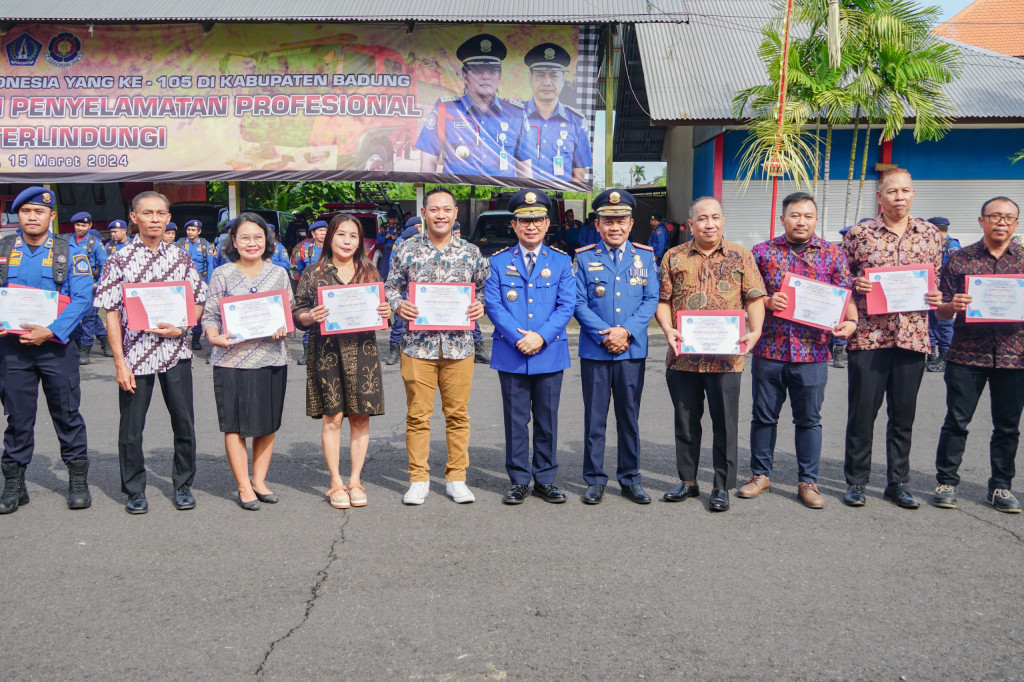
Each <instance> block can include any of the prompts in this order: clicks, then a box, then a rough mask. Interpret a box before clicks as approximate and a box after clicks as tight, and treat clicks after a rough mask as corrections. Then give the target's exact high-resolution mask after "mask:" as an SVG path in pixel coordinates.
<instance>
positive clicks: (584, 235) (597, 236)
mask: <svg viewBox="0 0 1024 682" xmlns="http://www.w3.org/2000/svg"><path fill="white" fill-rule="evenodd" d="M599 241H601V233H600V232H598V231H597V214H596V213H594V212H593V211H591V212H590V214H589V215H588V216H587V222H585V223H583V227H581V228H580V231H579V233H577V236H576V243H577V244H578V247H577V249H581V248H583V247H584V246H591V245H596V244H597V243H598V242H599Z"/></svg>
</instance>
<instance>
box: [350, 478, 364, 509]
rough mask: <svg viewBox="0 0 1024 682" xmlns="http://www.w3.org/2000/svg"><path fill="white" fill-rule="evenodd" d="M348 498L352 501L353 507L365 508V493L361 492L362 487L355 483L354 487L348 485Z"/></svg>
mask: <svg viewBox="0 0 1024 682" xmlns="http://www.w3.org/2000/svg"><path fill="white" fill-rule="evenodd" d="M348 496H349V498H350V499H351V500H352V506H353V507H365V506H366V491H365V490H363V486H361V485H359V484H358V483H356V484H355V485H349V487H348Z"/></svg>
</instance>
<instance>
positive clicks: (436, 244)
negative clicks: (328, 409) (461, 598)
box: [384, 186, 489, 504]
mask: <svg viewBox="0 0 1024 682" xmlns="http://www.w3.org/2000/svg"><path fill="white" fill-rule="evenodd" d="M422 212H423V222H424V225H425V227H424V229H423V231H422V232H421V233H420V234H418V235H415V236H413V237H410V238H409V239H406V240H403V241H402V243H401V244H400V245H399V246H398V247H396V248H395V251H394V256H393V257H392V259H391V271H390V272H389V273H388V281H387V284H386V285H385V287H384V291H385V294H386V295H387V298H388V303H389V304H391V309H392V310H394V311H395V314H396V315H398V316H399V317H401V318H402V319H403V320H405V321H406V322H411V321H413V320H415V319H416V316H417V314H418V312H419V311H418V310H417V308H416V306H415V305H413V304H412V303H411V302H410V301H409V300H408V294H409V284H410V283H411V282H472V283H473V284H475V285H476V300H474V301H473V303H472V304H471V305H470V306H469V309H468V315H469V319H470V320H474V321H475V320H478V319H480V318H481V317H483V314H484V282H486V281H487V275H488V274H489V270H488V267H487V261H486V260H485V259H484V257H483V256H481V255H480V249H478V248H477V247H476V246H474V245H473V244H470V243H469V242H467V241H464V240H463V239H462V238H460V237H456V236H454V235H453V234H452V226H453V225H454V223H455V218H456V216H457V215H458V208H456V206H455V198H454V197H453V196H452V193H451V191H450V190H449V189H448V188H447V187H440V186H439V187H435V188H434V189H432V190H430V191H429V192H427V195H426V196H425V197H424V198H423V209H422ZM473 351H474V347H473V332H472V331H471V330H460V331H415V330H411V329H409V325H408V324H406V325H405V331H404V332H403V334H402V379H403V380H404V382H405V394H406V402H407V404H408V412H407V414H406V418H405V424H406V426H405V447H406V450H407V451H408V455H409V480H410V482H411V485H410V486H409V490H408V492H406V494H405V497H404V500H403V501H404V502H405V503H406V504H423V502H424V501H425V500H426V497H427V493H428V492H430V475H429V473H428V472H429V470H430V467H429V465H428V462H427V460H428V459H429V456H430V417H431V416H432V415H433V413H434V395H435V393H436V392H437V389H438V388H440V389H441V404H442V407H443V409H444V415H445V428H446V435H447V441H448V466H447V467H446V469H445V492H446V493H447V494H448V496H449V497H451V498H452V499H453V500H455V501H456V502H459V503H464V502H473V501H474V500H475V499H476V498H475V497H474V495H473V493H472V492H471V491H470V490H469V488H467V487H466V468H467V467H468V466H469V390H470V388H471V386H472V384H473Z"/></svg>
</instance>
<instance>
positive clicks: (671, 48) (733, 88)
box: [636, 0, 1024, 122]
mask: <svg viewBox="0 0 1024 682" xmlns="http://www.w3.org/2000/svg"><path fill="white" fill-rule="evenodd" d="M688 7H689V9H690V14H689V21H688V22H686V23H676V24H653V23H652V24H639V25H637V26H636V36H637V40H638V42H639V47H640V56H641V59H642V63H643V72H644V75H645V77H646V78H645V80H646V83H647V93H646V95H647V102H646V103H647V104H648V105H649V111H650V113H651V119H652V120H654V121H693V122H726V121H731V120H733V116H732V98H733V96H734V95H735V93H736V92H738V91H739V90H742V89H744V88H747V87H750V86H752V85H756V84H758V83H762V82H764V81H765V76H764V67H763V66H762V64H761V62H760V61H759V59H758V57H757V46H758V45H759V44H760V41H761V33H760V27H761V25H762V24H763V23H764V22H765V20H766V19H767V18H768V17H769V16H770V14H771V4H770V2H769V1H768V0H761V1H759V0H745V1H737V0H693V1H692V2H690V3H688ZM938 39H939V40H946V39H944V38H938ZM947 42H949V43H951V44H953V45H956V46H957V47H958V48H959V50H960V52H961V54H962V55H963V60H962V61H963V73H962V74H961V76H960V77H959V78H958V79H957V80H955V81H954V82H953V83H950V84H949V85H948V86H946V92H947V93H948V94H949V96H950V97H951V98H952V99H953V104H954V106H955V107H956V112H957V117H958V118H1001V119H1016V120H1024V60H1021V59H1016V58H1013V57H1008V56H1006V55H1003V54H999V53H998V52H992V51H990V50H985V49H982V48H980V47H975V46H973V45H966V44H963V43H958V42H956V41H952V40H948V41H947Z"/></svg>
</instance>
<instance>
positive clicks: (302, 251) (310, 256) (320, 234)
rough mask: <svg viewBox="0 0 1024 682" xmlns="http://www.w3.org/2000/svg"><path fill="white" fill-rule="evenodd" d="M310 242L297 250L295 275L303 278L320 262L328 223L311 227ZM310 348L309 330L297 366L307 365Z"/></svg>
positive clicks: (321, 221) (321, 222)
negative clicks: (303, 274)
mask: <svg viewBox="0 0 1024 682" xmlns="http://www.w3.org/2000/svg"><path fill="white" fill-rule="evenodd" d="M309 234H310V239H309V241H306V242H303V243H302V244H299V245H298V246H297V247H295V248H296V250H297V251H298V254H297V255H296V257H295V273H296V275H297V276H298V277H302V273H303V272H304V271H305V270H306V268H307V267H309V266H310V265H312V264H313V263H315V262H317V261H318V260H320V254H321V253H322V252H323V250H324V239H325V238H326V237H327V221H325V220H317V221H316V222H314V223H313V224H312V225H310V226H309ZM308 346H309V330H308V329H307V330H306V332H305V333H304V334H303V335H302V357H301V358H299V361H298V363H297V364H299V365H304V364H306V348H307V347H308Z"/></svg>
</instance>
